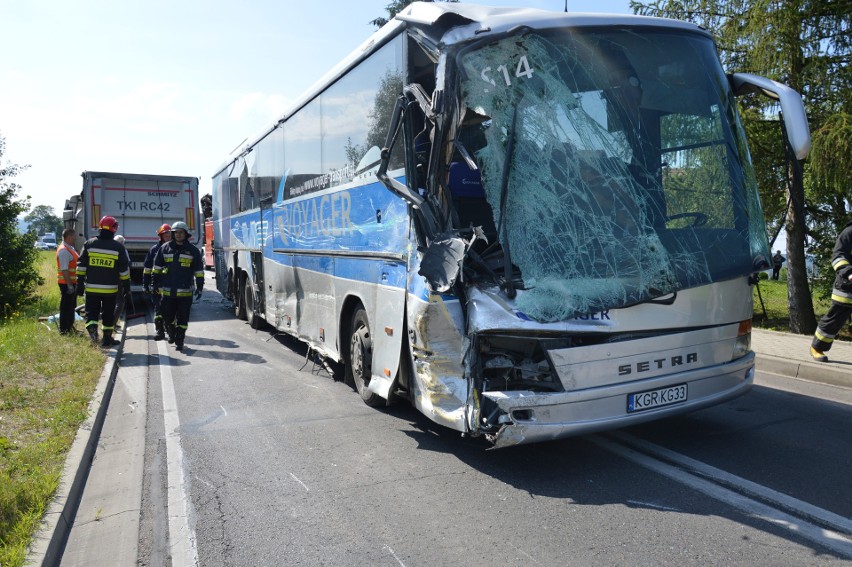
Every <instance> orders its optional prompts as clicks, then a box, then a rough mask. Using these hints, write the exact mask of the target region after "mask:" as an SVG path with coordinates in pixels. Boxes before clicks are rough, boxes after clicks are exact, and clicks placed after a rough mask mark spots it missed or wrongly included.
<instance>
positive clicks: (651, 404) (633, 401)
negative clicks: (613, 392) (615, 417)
mask: <svg viewBox="0 0 852 567" xmlns="http://www.w3.org/2000/svg"><path fill="white" fill-rule="evenodd" d="M686 394H687V389H686V384H678V385H677V386H669V387H668V388H660V389H659V390H648V391H647V392H638V393H636V394H630V395H628V396H627V413H633V412H636V411H642V410H646V409H651V408H658V407H660V406H667V405H669V404H677V403H680V402H685V401H686Z"/></svg>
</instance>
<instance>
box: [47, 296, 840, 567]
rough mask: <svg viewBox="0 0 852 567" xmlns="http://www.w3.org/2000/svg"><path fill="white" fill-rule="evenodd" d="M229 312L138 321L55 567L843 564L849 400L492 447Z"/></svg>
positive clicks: (795, 399)
mask: <svg viewBox="0 0 852 567" xmlns="http://www.w3.org/2000/svg"><path fill="white" fill-rule="evenodd" d="M210 283H212V282H210ZM213 288H214V286H213V285H208V286H207V289H208V290H211V289H213ZM228 307H229V305H228V304H227V303H225V302H224V301H223V300H222V298H221V296H219V294H218V293H216V292H215V291H206V292H205V295H204V299H203V300H202V302H201V303H199V304H196V306H195V307H194V308H193V322H192V323H191V325H190V329H189V332H188V338H187V347H188V348H187V351H186V352H185V353H177V352H175V350H174V348H173V346H171V345H168V346H167V345H166V344H165V343H163V342H161V343H155V342H154V341H151V340H148V339H147V337H146V335H145V332H146V330H147V333H148V336H152V335H153V326H152V325H150V324H148V325H147V329H146V324H145V320H136V321H131V329H130V332H129V333H128V337H127V339H126V343H125V352H124V355H123V359H122V365H121V366H122V367H121V369H120V370H119V374H118V376H119V377H118V379H117V382H116V391H115V393H114V395H113V400H112V401H111V403H110V413H109V414H108V416H107V420H106V423H105V425H104V432H103V435H102V442H101V446H100V448H99V450H98V454H97V456H96V458H95V463H94V466H93V469H92V473H91V475H90V478H89V484H87V488H86V492H85V493H84V498H83V503H82V504H81V507H80V511H79V512H78V514H77V520H76V521H75V524H74V528H73V529H72V535H71V538H70V540H69V542H68V546H67V548H66V551H65V555H64V556H63V561H62V564H63V565H92V564H109V565H122V564H126V565H137V564H138V565H152V566H159V565H172V564H173V565H192V564H198V565H204V566H219V565H232V566H248V565H252V566H255V565H257V566H263V565H332V566H333V565H359V566H360V565H387V566H406V567H414V566H427V565H428V566H434V565H450V564H499V565H527V566H529V565H582V566H586V565H678V566H682V565H723V564H724V565H749V566H752V565H771V566H783V565H795V566H804V565H841V564H849V561H850V560H852V520H850V518H852V474H850V473H851V472H852V451H850V445H849V439H850V434H849V432H850V431H852V412H850V407H852V390H850V389H848V388H840V387H836V386H826V385H822V384H816V383H810V382H803V381H799V380H793V379H787V378H783V377H779V376H775V375H771V374H758V377H757V381H756V383H757V385H756V387H755V388H754V389H753V390H752V391H751V392H750V393H749V394H747V395H746V396H744V397H741V398H739V399H737V400H734V401H733V402H730V403H728V404H725V405H722V406H718V407H715V408H711V409H708V410H703V411H700V412H696V413H693V414H690V415H688V416H683V417H679V418H675V419H670V420H666V421H663V422H658V423H653V424H649V425H645V426H642V427H636V428H631V429H625V430H621V431H618V432H615V433H611V434H603V435H594V436H589V437H582V438H575V439H568V440H563V441H558V442H551V443H543V444H537V445H530V446H522V447H515V448H511V449H504V450H488V445H487V444H485V443H484V442H480V441H479V440H476V439H469V438H463V437H461V436H460V435H459V434H458V433H456V432H453V431H449V430H446V429H443V428H441V427H439V426H437V425H434V424H433V423H432V422H430V421H429V420H428V419H427V418H425V417H424V416H422V415H420V414H419V413H418V412H417V411H416V410H414V409H413V408H412V407H410V406H409V405H407V404H400V405H396V406H393V407H390V408H385V409H379V410H376V409H371V408H369V407H367V406H366V405H364V404H363V403H362V402H361V399H360V397H359V396H358V394H357V393H356V392H354V391H353V390H352V389H351V388H349V387H347V386H345V385H344V384H342V383H341V382H335V381H334V380H333V379H332V378H331V377H330V376H329V374H328V373H327V371H326V370H325V369H324V368H323V367H321V366H319V365H316V364H314V363H313V362H312V361H310V360H307V361H306V349H305V347H304V345H302V344H300V343H298V342H296V341H293V340H291V339H289V338H286V337H281V336H275V335H274V334H273V333H272V332H270V331H269V330H266V331H255V330H253V329H251V328H250V327H249V326H248V325H247V324H246V323H244V322H242V321H238V320H236V319H235V318H234V317H233V313H232V312H231V311H230V310H229V308H228ZM200 337H215V338H200ZM94 487H96V488H94ZM105 538H109V539H105ZM105 541H109V542H113V543H110V544H109V545H105V543H104V542H105Z"/></svg>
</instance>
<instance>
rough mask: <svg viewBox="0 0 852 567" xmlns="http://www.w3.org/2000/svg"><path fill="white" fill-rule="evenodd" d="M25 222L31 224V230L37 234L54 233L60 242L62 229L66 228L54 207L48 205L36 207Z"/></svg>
mask: <svg viewBox="0 0 852 567" xmlns="http://www.w3.org/2000/svg"><path fill="white" fill-rule="evenodd" d="M24 220H25V221H27V222H28V223H30V228H31V229H32V230H35V233H36V234H44V233H46V232H52V233H54V234H55V235H56V239H57V240H59V235H60V234H62V229H63V228H65V226H64V225H63V223H62V219H61V218H59V217H57V216H56V214H55V213H54V212H53V207H48V206H47V205H36V206H35V207H33V210H32V211H30V212H29V214H28V215H27V216H25V217H24Z"/></svg>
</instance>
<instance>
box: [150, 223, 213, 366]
mask: <svg viewBox="0 0 852 567" xmlns="http://www.w3.org/2000/svg"><path fill="white" fill-rule="evenodd" d="M171 234H172V239H171V240H170V241H168V242H166V243H165V244H163V245H162V246H161V247H160V250H159V251H158V252H157V256H156V257H155V258H154V268H153V270H152V279H153V284H154V288H153V291H154V293H155V294H157V293H162V306H161V308H162V313H163V322H164V323H165V327H166V332H167V333H168V335H169V342H170V343H172V342H173V343H174V344H175V348H176V349H177V350H183V341H184V338H185V337H186V329H187V328H188V327H189V312H190V310H191V309H192V295H193V291H192V279H193V278H195V297H197V298H201V291H202V290H203V289H204V261H203V260H202V258H201V252H199V251H198V248H196V247H195V246H193V245H192V244H190V242H189V238H190V237H191V236H192V235H191V234H190V233H189V229H188V228H187V226H186V223H184V222H176V223H174V224H173V225H172V228H171Z"/></svg>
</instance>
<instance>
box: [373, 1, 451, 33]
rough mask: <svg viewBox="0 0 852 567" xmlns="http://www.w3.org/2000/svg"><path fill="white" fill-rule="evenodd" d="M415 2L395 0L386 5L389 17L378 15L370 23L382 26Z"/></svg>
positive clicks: (378, 26)
mask: <svg viewBox="0 0 852 567" xmlns="http://www.w3.org/2000/svg"><path fill="white" fill-rule="evenodd" d="M423 1H424V2H434V1H436V0H423ZM437 1H439V2H458V1H459V0H437ZM412 2H414V0H393V1H392V2H391V3H390V4H388V5H387V6H385V10H387V12H388V17H387V18H383V17H381V16H380V17H378V18H376V19H374V20H370V22H369V23H371V24H373V25H374V26H376V27H377V28H380V27H382V26H383V25H385V24H386V23H388V22H389V21H390V20H391V19H393V17H394V16H396V15H397V14H399V13H400V12H402V10H403V9H404V8H405V7H407V6H408V5H409V4H411V3H412Z"/></svg>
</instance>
